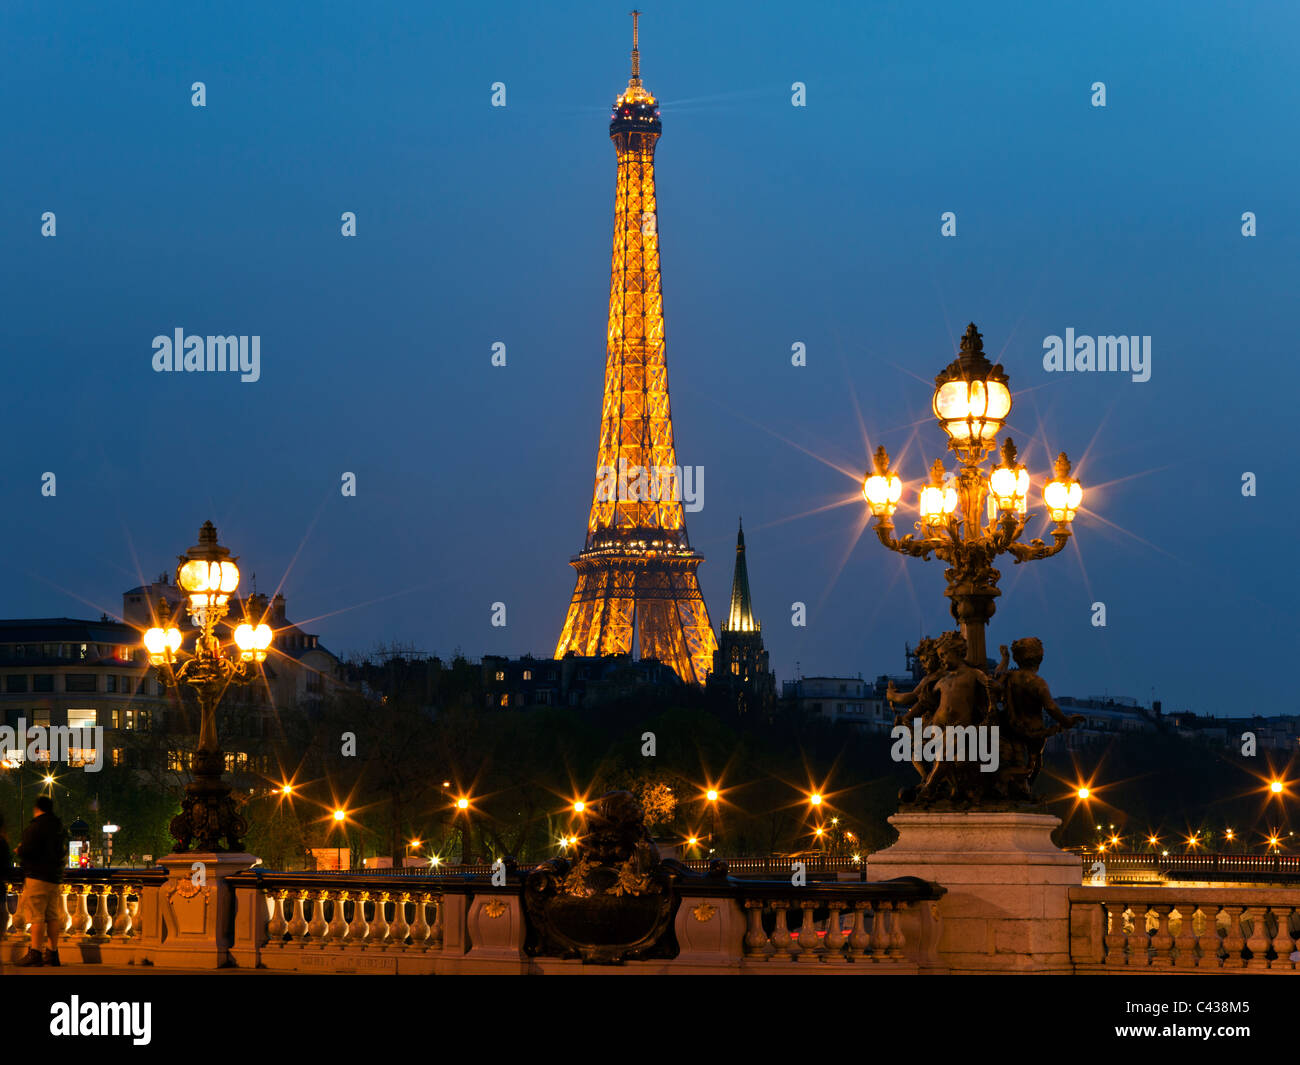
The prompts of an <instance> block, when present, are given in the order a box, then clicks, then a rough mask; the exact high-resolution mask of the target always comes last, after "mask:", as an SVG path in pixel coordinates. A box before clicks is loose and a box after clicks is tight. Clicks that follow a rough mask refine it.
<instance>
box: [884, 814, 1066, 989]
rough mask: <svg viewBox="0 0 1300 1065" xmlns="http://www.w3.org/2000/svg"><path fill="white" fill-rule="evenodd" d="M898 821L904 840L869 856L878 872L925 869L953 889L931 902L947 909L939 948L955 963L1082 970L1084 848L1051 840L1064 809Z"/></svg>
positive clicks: (980, 969)
mask: <svg viewBox="0 0 1300 1065" xmlns="http://www.w3.org/2000/svg"><path fill="white" fill-rule="evenodd" d="M889 823H890V824H891V825H893V826H894V827H895V828H896V829H897V830H898V842H897V843H895V844H894V845H893V846H892V847H887V848H886V849H885V850H882V851H878V852H877V853H875V854H873V855H871V856H870V857H869V858H868V859H867V868H868V871H869V878H870V879H871V880H889V879H892V878H894V877H899V876H916V877H920V878H921V879H923V880H929V881H933V882H935V883H939V884H942V885H943V886H944V887H945V888H947V889H948V890H947V894H945V895H944V897H943V898H942V899H941V900H940V901H939V902H937V903H931V904H930V905H932V906H937V907H938V910H939V917H940V920H941V922H942V926H941V932H940V937H939V951H938V952H939V955H940V956H941V957H942V958H943V960H944V962H945V964H946V966H947V971H949V972H951V973H1072V972H1073V971H1074V970H1073V965H1072V963H1071V961H1070V900H1069V890H1070V888H1072V887H1078V886H1079V884H1080V883H1081V880H1082V873H1081V869H1080V864H1079V859H1078V857H1077V856H1075V855H1073V854H1068V853H1066V852H1065V851H1063V850H1061V849H1060V848H1059V847H1057V846H1056V844H1054V843H1053V842H1052V838H1051V834H1052V830H1053V829H1054V828H1056V827H1057V826H1058V825H1059V824H1060V823H1061V820H1060V818H1058V817H1055V816H1052V815H1050V814H1039V813H1029V812H1019V811H987V812H981V811H971V812H943V813H940V812H935V813H898V814H894V816H893V817H891V818H889ZM906 919H907V918H905V920H906ZM910 919H912V920H916V917H915V916H911V918H910Z"/></svg>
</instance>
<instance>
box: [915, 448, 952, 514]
mask: <svg viewBox="0 0 1300 1065" xmlns="http://www.w3.org/2000/svg"><path fill="white" fill-rule="evenodd" d="M943 478H944V469H943V459H935V460H934V465H933V466H931V467H930V483H929V484H928V485H926V486H925V487H924V488H922V489H921V498H920V501H919V504H918V509H919V510H920V512H921V520H922V521H924V522H925V523H926V524H927V525H943V524H944V523H945V522H946V521H947V520H948V516H949V515H950V514H951V513H952V512H953V511H954V510H956V509H957V490H956V489H955V488H953V487H952V486H951V485H945V484H944V483H943Z"/></svg>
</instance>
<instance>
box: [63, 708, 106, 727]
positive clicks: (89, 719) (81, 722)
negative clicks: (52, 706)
mask: <svg viewBox="0 0 1300 1065" xmlns="http://www.w3.org/2000/svg"><path fill="white" fill-rule="evenodd" d="M98 716H99V712H98V711H97V710H69V711H68V728H94V727H95V725H96V724H97V721H98Z"/></svg>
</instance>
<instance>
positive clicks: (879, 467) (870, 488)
mask: <svg viewBox="0 0 1300 1065" xmlns="http://www.w3.org/2000/svg"><path fill="white" fill-rule="evenodd" d="M872 461H873V463H874V465H875V473H873V474H871V475H870V476H869V477H867V479H866V480H865V481H863V482H862V497H863V498H864V499H865V500H866V501H867V504H868V506H870V507H871V513H872V514H874V515H875V516H876V517H878V518H881V517H888V516H889V515H891V514H893V513H894V511H895V510H897V509H898V501H899V500H900V499H902V498H903V482H902V480H901V479H900V478H899V476H898V474H896V473H894V472H893V471H892V470H890V468H889V452H887V451H886V450H885V449H884V447H878V448H876V454H875V456H874V457H873V460H872Z"/></svg>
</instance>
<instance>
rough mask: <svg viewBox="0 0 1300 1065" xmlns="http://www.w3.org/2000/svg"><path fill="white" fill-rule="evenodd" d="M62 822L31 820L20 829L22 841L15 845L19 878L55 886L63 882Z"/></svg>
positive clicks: (44, 818) (46, 817) (48, 816)
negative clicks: (42, 881)
mask: <svg viewBox="0 0 1300 1065" xmlns="http://www.w3.org/2000/svg"><path fill="white" fill-rule="evenodd" d="M65 853H66V852H65V846H64V835H63V822H62V821H60V820H59V819H58V818H57V817H55V816H54V814H41V816H40V817H33V818H32V820H31V823H30V824H29V825H28V826H27V827H26V828H25V829H23V841H22V842H21V843H20V844H18V860H19V863H20V864H21V865H22V870H23V876H25V877H31V878H32V879H33V880H44V881H45V882H46V883H47V884H57V883H59V882H60V881H62V880H63V856H64V854H65Z"/></svg>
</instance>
